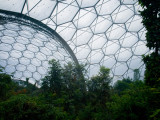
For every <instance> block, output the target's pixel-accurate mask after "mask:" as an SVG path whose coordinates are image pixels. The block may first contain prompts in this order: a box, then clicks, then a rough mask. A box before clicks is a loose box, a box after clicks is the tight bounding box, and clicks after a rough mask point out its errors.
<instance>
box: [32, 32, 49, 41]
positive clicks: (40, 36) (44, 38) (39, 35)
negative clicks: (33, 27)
mask: <svg viewBox="0 0 160 120" xmlns="http://www.w3.org/2000/svg"><path fill="white" fill-rule="evenodd" d="M34 37H35V38H36V39H38V40H41V41H48V38H47V36H46V35H45V34H44V33H42V32H38V33H35V35H34Z"/></svg>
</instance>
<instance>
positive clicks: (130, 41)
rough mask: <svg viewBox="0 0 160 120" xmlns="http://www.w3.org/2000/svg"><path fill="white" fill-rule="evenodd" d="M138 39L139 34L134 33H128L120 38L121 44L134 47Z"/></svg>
mask: <svg viewBox="0 0 160 120" xmlns="http://www.w3.org/2000/svg"><path fill="white" fill-rule="evenodd" d="M137 41H138V36H137V34H134V33H126V34H124V35H123V36H122V38H121V39H120V44H121V45H122V47H129V48H130V47H132V46H133V45H134V44H135V43H136V42H137Z"/></svg>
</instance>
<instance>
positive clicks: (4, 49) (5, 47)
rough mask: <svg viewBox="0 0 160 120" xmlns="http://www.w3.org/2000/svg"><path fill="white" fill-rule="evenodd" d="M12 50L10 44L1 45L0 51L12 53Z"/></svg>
mask: <svg viewBox="0 0 160 120" xmlns="http://www.w3.org/2000/svg"><path fill="white" fill-rule="evenodd" d="M11 49H12V46H11V45H9V44H5V43H2V44H0V50H3V51H11Z"/></svg>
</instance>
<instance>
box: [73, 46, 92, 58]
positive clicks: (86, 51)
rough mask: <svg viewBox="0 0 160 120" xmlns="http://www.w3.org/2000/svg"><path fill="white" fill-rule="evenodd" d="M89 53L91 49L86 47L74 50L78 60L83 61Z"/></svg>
mask: <svg viewBox="0 0 160 120" xmlns="http://www.w3.org/2000/svg"><path fill="white" fill-rule="evenodd" d="M90 52H91V49H90V48H89V47H88V46H87V45H83V46H81V47H78V48H77V49H75V50H74V53H75V54H76V56H77V58H78V59H85V58H86V57H87V56H88V55H89V53H90Z"/></svg>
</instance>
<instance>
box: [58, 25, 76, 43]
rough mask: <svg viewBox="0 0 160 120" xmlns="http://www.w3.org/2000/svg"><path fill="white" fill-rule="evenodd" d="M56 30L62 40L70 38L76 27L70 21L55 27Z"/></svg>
mask: <svg viewBox="0 0 160 120" xmlns="http://www.w3.org/2000/svg"><path fill="white" fill-rule="evenodd" d="M57 32H58V33H59V34H60V35H61V37H63V39H64V40H66V41H68V40H70V39H71V38H72V37H73V35H74V34H75V32H76V27H75V26H74V25H73V24H72V23H66V24H63V25H62V26H59V27H58V28H57Z"/></svg>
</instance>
